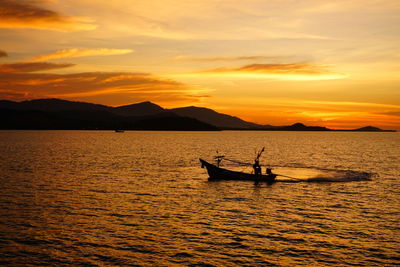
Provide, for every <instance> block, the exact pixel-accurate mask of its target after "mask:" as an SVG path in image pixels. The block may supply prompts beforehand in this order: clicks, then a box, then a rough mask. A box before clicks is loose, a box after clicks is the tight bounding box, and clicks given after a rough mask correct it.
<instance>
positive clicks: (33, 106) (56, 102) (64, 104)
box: [0, 98, 113, 111]
mask: <svg viewBox="0 0 400 267" xmlns="http://www.w3.org/2000/svg"><path fill="white" fill-rule="evenodd" d="M0 108H8V109H17V110H41V111H64V110H92V111H93V110H103V111H110V110H112V109H113V108H112V107H108V106H105V105H100V104H92V103H86V102H76V101H68V100H62V99H57V98H48V99H35V100H29V101H22V102H13V101H8V100H0Z"/></svg>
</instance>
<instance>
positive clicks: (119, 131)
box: [115, 130, 125, 133]
mask: <svg viewBox="0 0 400 267" xmlns="http://www.w3.org/2000/svg"><path fill="white" fill-rule="evenodd" d="M115 132H116V133H123V132H125V131H124V130H115Z"/></svg>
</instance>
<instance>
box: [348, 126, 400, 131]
mask: <svg viewBox="0 0 400 267" xmlns="http://www.w3.org/2000/svg"><path fill="white" fill-rule="evenodd" d="M352 131H354V132H395V131H393V130H382V129H380V128H377V127H374V126H365V127H361V128H358V129H354V130H352Z"/></svg>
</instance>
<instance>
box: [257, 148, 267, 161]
mask: <svg viewBox="0 0 400 267" xmlns="http://www.w3.org/2000/svg"><path fill="white" fill-rule="evenodd" d="M264 150H265V146H264V147H263V148H262V149H261V150H260V151H258V152H257V156H256V161H258V160H259V159H260V157H261V154H262V153H263V152H264Z"/></svg>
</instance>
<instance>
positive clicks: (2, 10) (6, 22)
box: [0, 0, 96, 31]
mask: <svg viewBox="0 0 400 267" xmlns="http://www.w3.org/2000/svg"><path fill="white" fill-rule="evenodd" d="M44 2H45V1H43V0H36V1H34V0H2V1H1V5H0V28H31V29H46V30H56V31H79V30H92V29H95V28H96V26H95V25H93V24H92V22H93V21H92V20H90V19H88V18H83V17H70V16H65V15H62V14H60V13H57V12H55V11H52V10H49V9H46V8H42V7H40V6H38V4H40V3H44Z"/></svg>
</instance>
